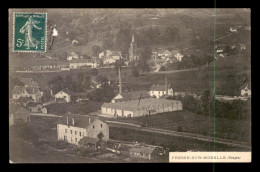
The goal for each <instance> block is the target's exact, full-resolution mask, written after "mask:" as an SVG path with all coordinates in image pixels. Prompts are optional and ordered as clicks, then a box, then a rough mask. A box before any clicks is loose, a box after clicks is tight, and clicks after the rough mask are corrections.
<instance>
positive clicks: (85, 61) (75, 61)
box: [70, 59, 100, 63]
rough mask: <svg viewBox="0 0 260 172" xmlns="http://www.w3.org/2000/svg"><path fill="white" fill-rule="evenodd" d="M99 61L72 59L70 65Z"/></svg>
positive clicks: (97, 60) (97, 61)
mask: <svg viewBox="0 0 260 172" xmlns="http://www.w3.org/2000/svg"><path fill="white" fill-rule="evenodd" d="M99 62H100V59H73V60H71V61H70V63H99Z"/></svg>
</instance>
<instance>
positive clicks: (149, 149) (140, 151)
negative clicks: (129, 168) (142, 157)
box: [129, 147, 155, 154]
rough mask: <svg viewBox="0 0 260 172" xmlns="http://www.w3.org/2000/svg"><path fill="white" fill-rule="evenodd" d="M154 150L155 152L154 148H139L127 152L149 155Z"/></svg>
mask: <svg viewBox="0 0 260 172" xmlns="http://www.w3.org/2000/svg"><path fill="white" fill-rule="evenodd" d="M154 150H155V148H154V147H139V148H132V149H130V150H129V152H136V153H144V154H151V153H152V152H153V151H154Z"/></svg>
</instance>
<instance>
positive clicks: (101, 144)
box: [78, 136, 106, 150]
mask: <svg viewBox="0 0 260 172" xmlns="http://www.w3.org/2000/svg"><path fill="white" fill-rule="evenodd" d="M78 144H79V145H81V146H86V147H90V148H93V149H95V150H96V149H105V147H106V146H105V145H106V142H105V141H104V140H101V139H98V138H92V137H86V136H85V137H83V138H82V139H80V141H79V142H78Z"/></svg>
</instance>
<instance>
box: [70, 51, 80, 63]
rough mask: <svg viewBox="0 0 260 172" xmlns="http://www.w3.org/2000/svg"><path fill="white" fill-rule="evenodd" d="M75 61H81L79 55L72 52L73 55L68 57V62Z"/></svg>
mask: <svg viewBox="0 0 260 172" xmlns="http://www.w3.org/2000/svg"><path fill="white" fill-rule="evenodd" d="M73 59H79V55H78V54H77V53H75V52H71V54H70V55H69V56H68V57H67V61H71V60H73Z"/></svg>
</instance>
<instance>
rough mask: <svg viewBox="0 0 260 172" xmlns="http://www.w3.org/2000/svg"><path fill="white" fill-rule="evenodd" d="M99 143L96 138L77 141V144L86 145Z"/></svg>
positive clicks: (84, 138)
mask: <svg viewBox="0 0 260 172" xmlns="http://www.w3.org/2000/svg"><path fill="white" fill-rule="evenodd" d="M98 141H99V139H96V138H91V137H83V138H82V139H81V140H80V141H79V144H82V145H84V144H88V143H91V144H97V142H98Z"/></svg>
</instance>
